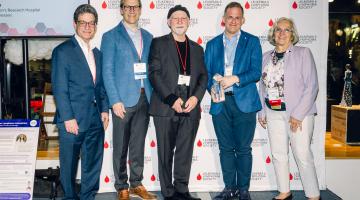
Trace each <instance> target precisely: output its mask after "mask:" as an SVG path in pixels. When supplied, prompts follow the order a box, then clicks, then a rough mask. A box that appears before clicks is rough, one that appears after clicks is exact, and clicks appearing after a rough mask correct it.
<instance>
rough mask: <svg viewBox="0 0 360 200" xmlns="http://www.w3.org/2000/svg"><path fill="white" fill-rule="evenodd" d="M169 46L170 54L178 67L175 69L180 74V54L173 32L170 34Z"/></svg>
mask: <svg viewBox="0 0 360 200" xmlns="http://www.w3.org/2000/svg"><path fill="white" fill-rule="evenodd" d="M167 46H168V47H169V54H170V57H171V60H172V61H173V62H174V65H173V66H174V67H175V68H176V69H175V70H176V71H177V73H178V74H180V69H179V56H178V53H177V50H176V47H175V40H174V37H173V36H172V34H171V33H170V34H169V35H168V45H167Z"/></svg>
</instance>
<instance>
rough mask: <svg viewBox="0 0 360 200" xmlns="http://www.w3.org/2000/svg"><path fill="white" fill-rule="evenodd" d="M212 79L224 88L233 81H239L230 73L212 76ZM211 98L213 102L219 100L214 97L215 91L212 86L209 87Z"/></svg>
mask: <svg viewBox="0 0 360 200" xmlns="http://www.w3.org/2000/svg"><path fill="white" fill-rule="evenodd" d="M213 79H214V80H215V81H217V82H219V83H220V86H221V87H222V88H223V89H224V90H225V89H227V88H229V87H231V86H233V85H234V84H235V83H239V82H240V80H239V77H238V76H235V75H232V76H224V77H223V76H220V75H219V76H214V77H213ZM211 99H212V101H213V102H214V103H219V102H221V101H220V100H219V99H216V98H215V91H214V88H213V87H212V88H211Z"/></svg>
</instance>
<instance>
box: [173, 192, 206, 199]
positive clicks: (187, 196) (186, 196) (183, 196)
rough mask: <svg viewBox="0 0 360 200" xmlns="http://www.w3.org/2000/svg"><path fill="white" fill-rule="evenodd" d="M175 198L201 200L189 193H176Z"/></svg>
mask: <svg viewBox="0 0 360 200" xmlns="http://www.w3.org/2000/svg"><path fill="white" fill-rule="evenodd" d="M174 197H175V199H176V200H201V199H200V198H198V197H193V196H191V194H190V193H189V192H185V193H180V192H176V193H175V195H174Z"/></svg>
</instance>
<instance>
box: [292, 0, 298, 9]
mask: <svg viewBox="0 0 360 200" xmlns="http://www.w3.org/2000/svg"><path fill="white" fill-rule="evenodd" d="M297 7H298V5H297V3H296V1H294V3H293V4H292V8H294V9H296V8H297Z"/></svg>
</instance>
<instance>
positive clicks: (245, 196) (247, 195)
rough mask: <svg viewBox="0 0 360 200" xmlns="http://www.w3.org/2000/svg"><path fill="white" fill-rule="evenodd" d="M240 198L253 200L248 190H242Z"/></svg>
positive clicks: (240, 199)
mask: <svg viewBox="0 0 360 200" xmlns="http://www.w3.org/2000/svg"><path fill="white" fill-rule="evenodd" d="M238 196H239V200H251V197H250V193H249V191H248V190H240V191H239V194H238Z"/></svg>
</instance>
